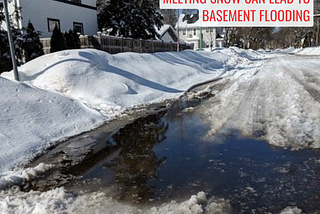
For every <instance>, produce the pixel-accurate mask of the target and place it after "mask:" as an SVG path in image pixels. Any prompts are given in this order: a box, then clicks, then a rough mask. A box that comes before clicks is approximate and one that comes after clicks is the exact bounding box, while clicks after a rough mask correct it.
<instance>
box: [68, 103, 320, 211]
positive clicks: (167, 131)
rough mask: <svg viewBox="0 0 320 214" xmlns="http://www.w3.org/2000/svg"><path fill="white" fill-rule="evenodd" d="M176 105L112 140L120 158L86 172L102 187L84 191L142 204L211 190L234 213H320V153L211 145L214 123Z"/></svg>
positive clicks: (241, 142) (230, 142)
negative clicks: (108, 192) (294, 209)
mask: <svg viewBox="0 0 320 214" xmlns="http://www.w3.org/2000/svg"><path fill="white" fill-rule="evenodd" d="M195 104H196V103H195ZM176 105H177V104H176ZM176 107H178V108H174V107H173V108H171V109H170V110H169V111H167V112H161V113H158V114H156V115H152V116H148V117H145V118H141V119H138V120H137V121H135V122H134V123H132V124H130V125H127V126H126V127H124V128H122V129H120V130H119V131H118V132H117V133H116V134H114V135H113V136H112V137H109V138H108V139H107V142H108V144H109V145H112V148H114V152H113V153H112V152H111V153H110V154H108V155H105V157H104V158H101V159H99V161H97V162H96V164H95V165H94V166H91V167H90V168H86V169H85V170H82V171H81V172H82V173H81V175H82V176H81V177H80V178H79V179H78V182H80V183H81V182H83V181H86V180H91V179H93V178H98V179H100V182H99V184H93V183H94V182H89V183H88V185H87V186H86V187H83V186H82V187H81V188H87V189H90V190H97V189H104V188H106V189H110V188H111V189H113V192H115V193H116V196H117V197H118V199H121V200H126V201H128V200H129V201H133V202H135V203H143V204H145V203H151V202H152V203H155V202H157V201H158V202H161V203H162V202H165V201H170V200H172V199H175V200H179V199H181V200H184V199H186V198H187V197H189V196H190V195H192V194H196V193H197V192H199V191H205V192H206V193H208V194H209V196H211V195H214V196H217V197H223V198H225V199H229V200H230V203H231V205H232V206H233V209H234V210H235V212H236V213H249V212H250V213H252V212H253V210H255V212H256V213H265V212H271V213H277V212H280V210H282V209H284V208H285V207H287V206H298V207H299V208H301V209H303V210H304V211H305V212H307V213H309V212H314V211H316V210H319V209H320V191H319V187H320V183H319V182H320V181H319V179H318V178H319V173H320V163H319V154H320V153H319V151H313V150H301V151H290V150H284V149H275V148H271V147H270V146H269V145H268V144H267V143H264V142H260V141H256V140H249V139H243V138H240V137H239V136H229V137H228V138H227V139H225V141H224V142H223V143H222V142H217V141H215V140H216V139H206V138H205V137H204V135H205V133H206V132H207V131H208V129H209V125H208V124H206V123H204V122H203V121H202V120H201V118H200V116H199V113H198V111H199V108H198V107H195V108H194V109H193V108H188V109H187V110H184V111H181V106H176ZM77 175H80V174H77ZM70 188H72V187H70Z"/></svg>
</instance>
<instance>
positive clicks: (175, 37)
mask: <svg viewBox="0 0 320 214" xmlns="http://www.w3.org/2000/svg"><path fill="white" fill-rule="evenodd" d="M156 31H157V33H158V34H159V35H160V39H162V37H163V36H164V35H165V34H166V33H167V32H168V33H169V35H170V36H171V37H172V39H173V40H174V41H177V40H178V34H177V32H176V30H175V29H174V28H173V27H172V26H171V25H167V24H165V25H163V26H162V27H161V28H160V29H157V28H156Z"/></svg>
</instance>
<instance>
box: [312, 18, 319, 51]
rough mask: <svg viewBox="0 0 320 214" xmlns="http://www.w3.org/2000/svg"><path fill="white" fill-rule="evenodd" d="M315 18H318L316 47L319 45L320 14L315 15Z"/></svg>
mask: <svg viewBox="0 0 320 214" xmlns="http://www.w3.org/2000/svg"><path fill="white" fill-rule="evenodd" d="M313 17H314V18H317V22H316V46H318V45H319V28H320V26H319V18H320V14H314V15H313Z"/></svg>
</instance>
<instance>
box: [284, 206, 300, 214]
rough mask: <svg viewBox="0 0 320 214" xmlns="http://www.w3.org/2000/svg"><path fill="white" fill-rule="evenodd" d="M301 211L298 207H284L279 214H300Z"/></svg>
mask: <svg viewBox="0 0 320 214" xmlns="http://www.w3.org/2000/svg"><path fill="white" fill-rule="evenodd" d="M301 213H302V210H300V209H299V208H298V207H286V208H285V209H283V210H282V211H281V213H280V214H301Z"/></svg>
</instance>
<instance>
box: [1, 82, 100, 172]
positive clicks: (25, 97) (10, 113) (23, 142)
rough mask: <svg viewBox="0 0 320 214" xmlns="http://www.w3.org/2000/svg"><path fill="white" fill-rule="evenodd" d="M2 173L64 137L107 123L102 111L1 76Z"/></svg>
mask: <svg viewBox="0 0 320 214" xmlns="http://www.w3.org/2000/svg"><path fill="white" fill-rule="evenodd" d="M0 87H1V90H0V102H1V108H0V115H1V118H0V120H1V123H0V130H1V131H0V142H1V143H0V163H1V164H0V175H1V174H2V173H3V171H5V170H8V169H9V168H10V167H12V166H13V165H15V164H17V163H23V162H25V161H27V159H29V158H32V157H33V156H34V155H36V154H38V153H39V152H40V151H42V150H44V149H46V148H48V147H50V146H52V143H53V142H55V141H58V140H61V139H62V138H64V137H68V136H72V135H75V134H78V133H79V132H81V131H82V130H90V129H92V128H94V127H97V126H98V125H99V124H100V123H102V122H103V120H104V118H103V117H102V115H101V114H100V113H98V112H97V111H94V110H92V109H89V108H87V107H86V106H84V105H82V104H81V103H79V102H77V101H75V100H73V99H70V98H68V97H66V96H64V95H62V94H59V93H54V92H48V91H44V90H39V89H37V88H34V87H32V86H30V85H26V84H23V83H17V82H13V81H10V80H7V79H4V78H2V77H0Z"/></svg>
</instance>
